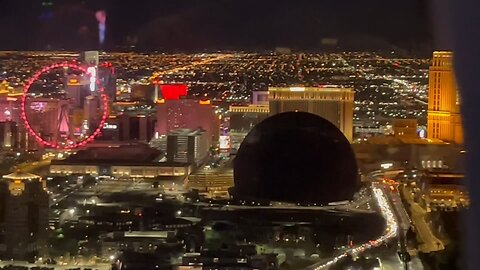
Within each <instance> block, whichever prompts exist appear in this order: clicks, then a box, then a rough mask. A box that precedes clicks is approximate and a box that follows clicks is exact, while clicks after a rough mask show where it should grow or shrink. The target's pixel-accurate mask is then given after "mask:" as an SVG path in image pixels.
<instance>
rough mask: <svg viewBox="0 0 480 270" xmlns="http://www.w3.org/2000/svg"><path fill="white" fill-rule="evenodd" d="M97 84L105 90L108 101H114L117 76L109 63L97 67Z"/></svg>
mask: <svg viewBox="0 0 480 270" xmlns="http://www.w3.org/2000/svg"><path fill="white" fill-rule="evenodd" d="M97 73H98V83H99V84H100V87H103V88H105V94H106V95H107V96H108V99H109V100H110V101H115V100H116V95H117V74H116V72H115V68H114V67H113V66H112V64H111V63H104V64H102V65H100V66H98V71H97Z"/></svg>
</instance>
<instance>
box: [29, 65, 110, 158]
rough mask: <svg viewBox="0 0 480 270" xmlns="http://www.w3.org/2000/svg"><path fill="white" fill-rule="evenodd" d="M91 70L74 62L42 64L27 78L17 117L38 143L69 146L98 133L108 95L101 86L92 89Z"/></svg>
mask: <svg viewBox="0 0 480 270" xmlns="http://www.w3.org/2000/svg"><path fill="white" fill-rule="evenodd" d="M94 72H95V71H93V70H92V69H91V68H85V67H83V66H80V65H78V64H77V63H59V64H53V65H50V66H46V67H43V68H42V69H41V70H39V71H37V72H36V73H35V74H34V75H33V76H32V77H31V78H30V79H29V80H28V81H27V83H26V84H25V86H24V89H23V96H22V100H21V118H22V120H23V123H24V125H25V127H26V129H27V130H28V132H29V134H30V135H31V136H33V138H35V140H36V141H37V142H38V143H39V144H40V145H41V146H43V147H46V148H56V149H73V148H77V147H81V146H85V145H86V144H87V143H90V142H92V141H93V140H94V139H95V138H96V137H97V136H99V135H100V134H101V130H102V128H103V126H104V125H105V122H106V119H107V117H108V97H107V95H106V94H105V90H104V88H103V87H97V88H98V89H97V88H95V87H93V88H92V86H94V84H96V82H95V74H92V73H94ZM97 85H98V84H97ZM72 92H74V93H73V94H72Z"/></svg>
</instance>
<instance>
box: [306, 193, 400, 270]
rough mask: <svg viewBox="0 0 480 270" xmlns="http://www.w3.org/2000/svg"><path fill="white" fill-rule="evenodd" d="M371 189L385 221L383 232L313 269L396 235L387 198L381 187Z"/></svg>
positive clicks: (322, 267) (395, 225)
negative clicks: (375, 237)
mask: <svg viewBox="0 0 480 270" xmlns="http://www.w3.org/2000/svg"><path fill="white" fill-rule="evenodd" d="M372 190H373V196H374V197H375V200H376V201H377V204H378V206H379V207H380V211H381V214H382V216H383V218H385V220H386V222H387V226H386V228H385V232H384V234H383V235H382V236H380V237H378V238H377V239H375V240H371V241H369V242H368V243H363V244H361V245H358V246H356V247H353V248H350V249H348V250H347V251H345V253H342V254H340V255H338V256H335V257H334V258H332V259H330V260H329V261H327V262H324V263H322V264H321V265H316V266H314V268H313V269H315V270H320V269H326V268H328V267H329V266H332V265H334V264H335V263H337V262H338V261H339V260H341V259H343V258H345V257H347V256H348V254H350V255H352V256H357V255H359V254H360V253H362V252H364V251H366V250H367V249H370V248H372V247H377V246H379V245H381V244H382V243H384V242H386V241H387V240H389V239H391V238H393V237H395V236H396V235H397V232H398V224H397V221H396V219H395V216H394V214H393V211H392V209H391V207H390V204H389V203H388V200H387V198H386V196H385V193H384V192H383V190H382V189H381V188H377V187H373V188H372Z"/></svg>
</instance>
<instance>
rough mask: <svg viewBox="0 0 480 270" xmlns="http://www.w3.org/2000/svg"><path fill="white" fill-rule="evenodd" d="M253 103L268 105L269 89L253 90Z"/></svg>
mask: <svg viewBox="0 0 480 270" xmlns="http://www.w3.org/2000/svg"><path fill="white" fill-rule="evenodd" d="M252 104H254V105H267V106H268V91H253V92H252Z"/></svg>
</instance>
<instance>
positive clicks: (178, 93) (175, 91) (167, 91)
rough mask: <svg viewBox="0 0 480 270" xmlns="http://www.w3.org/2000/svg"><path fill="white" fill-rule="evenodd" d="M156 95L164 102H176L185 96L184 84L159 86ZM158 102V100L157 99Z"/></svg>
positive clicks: (185, 86) (185, 87) (185, 88)
mask: <svg viewBox="0 0 480 270" xmlns="http://www.w3.org/2000/svg"><path fill="white" fill-rule="evenodd" d="M156 93H157V95H160V94H161V96H162V98H163V99H165V100H177V99H180V98H181V97H185V96H186V95H187V85H186V84H161V85H160V92H158V91H156ZM157 100H158V98H157Z"/></svg>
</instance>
